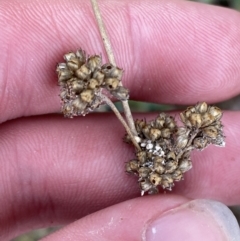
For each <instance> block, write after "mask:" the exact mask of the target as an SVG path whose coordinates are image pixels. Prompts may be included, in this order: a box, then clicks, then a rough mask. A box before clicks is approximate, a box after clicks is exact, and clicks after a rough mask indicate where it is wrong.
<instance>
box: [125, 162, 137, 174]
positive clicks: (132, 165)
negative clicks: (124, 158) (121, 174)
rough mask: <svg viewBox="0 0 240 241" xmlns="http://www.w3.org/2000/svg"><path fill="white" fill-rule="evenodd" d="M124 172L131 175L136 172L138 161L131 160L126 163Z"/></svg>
mask: <svg viewBox="0 0 240 241" xmlns="http://www.w3.org/2000/svg"><path fill="white" fill-rule="evenodd" d="M125 168H126V172H128V173H132V172H137V171H138V161H137V160H131V161H129V162H127V163H126V166H125Z"/></svg>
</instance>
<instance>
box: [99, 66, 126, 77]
mask: <svg viewBox="0 0 240 241" xmlns="http://www.w3.org/2000/svg"><path fill="white" fill-rule="evenodd" d="M102 72H103V73H104V75H105V76H106V77H107V78H116V79H118V80H121V78H122V74H123V70H122V69H120V68H118V67H115V66H113V65H112V64H109V63H107V64H104V65H103V66H102Z"/></svg>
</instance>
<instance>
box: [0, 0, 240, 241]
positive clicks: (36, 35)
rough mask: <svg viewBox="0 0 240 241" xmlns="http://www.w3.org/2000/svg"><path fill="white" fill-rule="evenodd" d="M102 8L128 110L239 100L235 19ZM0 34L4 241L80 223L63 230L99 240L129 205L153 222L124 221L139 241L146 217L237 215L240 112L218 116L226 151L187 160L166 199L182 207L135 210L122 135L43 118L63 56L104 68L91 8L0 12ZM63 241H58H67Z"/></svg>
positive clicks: (166, 7)
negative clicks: (89, 59) (215, 209)
mask: <svg viewBox="0 0 240 241" xmlns="http://www.w3.org/2000/svg"><path fill="white" fill-rule="evenodd" d="M99 4H100V8H101V12H102V15H103V18H104V22H105V24H106V27H107V29H108V31H109V35H110V36H111V42H112V46H113V47H114V54H115V57H116V62H117V63H118V65H119V66H120V67H123V68H124V71H125V72H124V78H123V83H124V84H125V85H126V86H127V87H128V88H129V89H130V91H131V98H132V99H136V100H147V101H150V102H156V103H174V104H175V103H177V104H194V103H196V102H198V101H207V102H208V103H211V102H216V101H221V100H225V99H228V98H230V97H232V96H234V95H237V94H239V93H240V85H239V80H240V67H239V61H240V59H239V58H240V57H239V56H240V42H239V39H240V29H239V28H238V25H239V22H240V14H239V13H238V12H235V11H232V10H228V9H224V8H219V7H213V6H207V5H203V4H196V3H192V2H185V1H131V2H129V1H100V3H99ZM113 16H114V17H113ZM119 23H121V24H119ZM192 23H194V24H192ZM116 26H117V27H116ZM0 29H1V35H0V50H1V59H2V64H1V66H0V96H1V101H0V112H1V116H0V120H1V122H2V123H3V124H2V125H1V126H0V128H1V130H0V133H1V134H0V135H1V136H0V153H1V155H0V163H1V165H0V180H1V186H0V203H1V206H0V213H1V218H0V237H1V240H9V239H10V238H12V237H13V236H16V235H18V234H19V233H21V232H24V231H26V230H29V229H33V228H37V227H43V226H49V225H58V224H68V223H70V222H73V221H74V220H77V219H80V218H82V219H80V220H79V222H77V223H74V224H72V226H70V229H69V230H74V228H75V229H77V228H78V229H79V228H80V227H81V230H82V235H87V230H89V226H88V225H90V226H91V225H93V223H94V220H96V224H95V227H96V229H97V227H98V222H99V223H102V222H104V219H103V218H102V217H103V216H106V215H108V214H109V213H111V212H116V213H115V215H118V213H120V211H121V210H125V209H124V207H125V206H126V205H128V204H129V203H128V202H130V203H131V205H132V206H134V205H136V213H137V212H140V213H141V211H139V210H141V208H142V207H144V206H147V207H148V209H149V210H150V211H149V212H150V214H149V216H147V215H148V214H146V216H145V215H142V216H141V215H139V216H132V214H131V213H127V212H126V213H125V212H124V211H122V212H124V215H126V216H125V217H126V220H128V219H130V218H132V219H133V221H134V220H135V219H136V220H139V221H138V222H137V224H136V225H138V227H139V228H138V229H136V233H137V232H138V235H140V231H139V230H140V227H142V225H143V224H144V223H145V222H146V221H147V219H148V218H150V216H151V214H152V213H154V212H159V213H161V212H162V211H163V210H167V209H170V208H172V207H174V206H176V205H179V204H180V203H183V202H186V201H187V200H188V198H190V199H196V198H208V199H215V200H219V201H221V202H223V203H225V204H228V205H235V204H240V198H239V197H240V195H239V194H240V191H239V187H238V186H237V184H238V183H239V174H238V170H239V165H240V164H239V163H240V162H239V138H238V137H239V134H240V122H239V119H240V116H239V115H240V114H239V112H230V111H229V112H227V111H226V112H224V116H223V123H224V126H225V127H224V131H225V134H226V136H227V139H226V141H227V146H226V147H225V148H219V149H217V148H216V147H213V146H212V147H209V148H208V149H206V150H205V151H204V152H202V153H201V152H195V153H193V155H192V159H193V165H194V168H193V169H192V170H191V171H190V172H188V173H187V174H186V175H185V180H184V181H182V182H179V183H177V184H176V187H175V188H174V191H173V193H175V194H179V195H182V196H184V197H180V196H174V197H172V196H171V195H168V196H165V195H163V196H161V195H159V196H157V197H144V198H140V199H139V198H137V199H132V198H136V197H139V189H138V186H137V184H136V181H137V180H136V178H135V177H133V176H127V175H126V174H125V173H124V170H123V166H124V162H125V161H128V160H129V159H130V158H133V149H132V148H131V147H130V146H126V145H125V144H124V143H122V140H121V138H122V136H123V134H124V130H123V127H122V126H121V125H120V124H119V122H118V120H117V119H116V118H115V117H114V116H113V115H112V114H90V115H88V116H87V117H85V118H83V117H79V118H74V119H73V120H69V119H64V118H63V117H62V116H58V115H49V116H46V115H45V116H44V114H50V113H56V112H58V111H59V109H60V104H59V97H58V94H59V88H58V86H57V85H56V83H57V77H56V74H55V72H54V69H55V65H56V62H61V61H63V59H62V55H63V54H64V53H66V52H68V51H69V50H76V49H78V48H79V47H82V48H84V49H85V50H86V51H87V52H88V53H89V54H93V53H102V55H103V59H104V60H106V56H105V52H104V49H103V46H102V43H101V38H100V35H99V33H98V29H97V26H96V22H95V19H94V16H93V13H92V10H91V6H90V3H89V2H86V1H67V2H66V1H61V0H60V1H39V2H38V1H34V2H32V1H30V0H29V1H20V0H19V1H6V0H1V1H0ZM223 36H224V37H223ZM153 40H154V41H153ZM35 115H36V116H35ZM41 115H43V116H41ZM31 116H33V117H31ZM144 116H146V117H147V118H148V119H151V118H154V116H155V115H153V114H147V115H144ZM134 117H135V118H141V117H143V115H134ZM15 118H17V119H16V120H12V119H15ZM96 120H97V121H96ZM106 133H107V134H106ZM123 150H124V151H123ZM130 199H131V200H130ZM126 200H129V201H126ZM139 200H140V201H139ZM123 201H126V202H123ZM120 202H123V203H120ZM148 202H151V204H152V205H147V204H148ZM117 203H120V204H118V206H116V207H115V206H113V207H111V208H109V209H106V210H102V209H103V208H106V207H109V206H111V205H114V204H117ZM157 203H158V205H157ZM154 207H155V209H156V208H157V209H158V210H157V211H156V210H155V209H154ZM115 208H116V210H115ZM98 210H102V211H100V213H97V214H96V215H97V216H94V215H95V214H92V215H91V217H90V218H89V216H88V217H86V218H83V217H84V216H85V215H87V214H90V213H93V212H95V211H98ZM95 217H97V218H95ZM86 220H90V221H88V222H86ZM84 223H87V224H86V225H85V226H84ZM128 225H129V224H128V222H126V225H122V226H121V228H122V229H121V228H119V232H122V230H123V229H124V228H127V227H126V226H128ZM72 228H73V229H72ZM67 230H68V227H66V228H65V231H64V233H63V235H62V236H61V238H63V240H67V239H66V237H69V240H71V239H70V238H71V234H72V235H73V234H74V231H71V232H68V231H67ZM85 231H86V232H85ZM115 231H116V230H115ZM75 234H76V233H75ZM132 235H135V234H134V233H133V234H132ZM136 235H137V234H136ZM134 237H135V236H134ZM64 238H65V239H64ZM72 238H73V240H74V236H73V237H72ZM84 238H87V236H84ZM48 240H49V241H51V240H60V239H56V238H55V237H54V236H52V237H51V238H49V239H48ZM83 240H84V239H83ZM103 240H105V239H103ZM106 240H107V239H106ZM125 240H135V239H132V238H131V237H129V239H128V238H127V237H126V239H125Z"/></svg>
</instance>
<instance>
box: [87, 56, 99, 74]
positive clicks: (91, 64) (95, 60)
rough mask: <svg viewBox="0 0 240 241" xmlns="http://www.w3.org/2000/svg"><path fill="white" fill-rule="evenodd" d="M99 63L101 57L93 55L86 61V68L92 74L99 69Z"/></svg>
mask: <svg viewBox="0 0 240 241" xmlns="http://www.w3.org/2000/svg"><path fill="white" fill-rule="evenodd" d="M101 63H102V59H101V57H100V56H99V55H93V56H91V57H89V59H88V60H87V67H88V68H89V69H90V71H91V72H93V71H95V70H96V69H100V67H101Z"/></svg>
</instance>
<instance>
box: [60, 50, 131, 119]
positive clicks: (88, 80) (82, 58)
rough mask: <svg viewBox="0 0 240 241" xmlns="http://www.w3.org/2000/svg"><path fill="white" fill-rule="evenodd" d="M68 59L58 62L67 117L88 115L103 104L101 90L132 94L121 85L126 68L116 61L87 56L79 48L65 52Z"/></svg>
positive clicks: (124, 95)
mask: <svg viewBox="0 0 240 241" xmlns="http://www.w3.org/2000/svg"><path fill="white" fill-rule="evenodd" d="M64 59H65V61H66V62H65V63H59V64H58V65H57V69H56V71H57V74H58V83H59V85H60V87H61V93H60V97H61V100H62V112H63V114H64V115H65V116H66V117H73V116H78V115H86V114H87V113H89V112H90V111H93V110H94V109H96V108H97V107H98V106H99V105H100V104H102V99H101V97H100V95H99V93H100V92H101V91H102V89H105V90H107V91H108V92H109V93H110V94H111V95H112V96H114V97H115V98H117V99H118V100H126V99H128V98H129V93H128V90H127V89H126V88H125V87H123V86H121V85H120V81H121V78H122V74H123V70H122V69H120V68H119V67H116V66H113V65H112V64H109V63H107V64H104V65H102V58H101V56H99V55H93V56H89V57H87V56H86V53H85V51H83V50H82V49H79V50H78V51H77V52H76V53H73V52H70V53H67V54H65V55H64Z"/></svg>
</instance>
